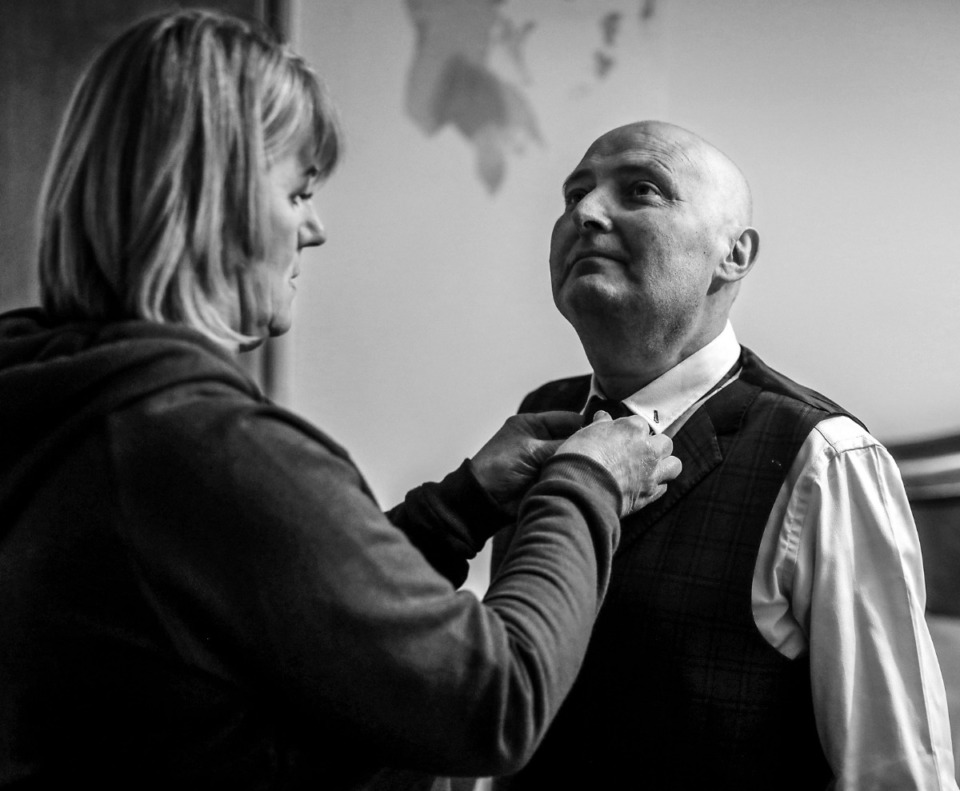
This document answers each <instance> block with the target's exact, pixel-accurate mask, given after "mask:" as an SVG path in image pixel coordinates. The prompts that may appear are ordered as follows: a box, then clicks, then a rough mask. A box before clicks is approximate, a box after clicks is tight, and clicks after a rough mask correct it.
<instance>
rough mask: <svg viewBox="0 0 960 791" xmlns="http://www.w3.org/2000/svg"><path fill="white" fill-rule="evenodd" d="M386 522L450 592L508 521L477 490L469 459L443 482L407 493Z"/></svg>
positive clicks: (481, 488)
mask: <svg viewBox="0 0 960 791" xmlns="http://www.w3.org/2000/svg"><path fill="white" fill-rule="evenodd" d="M387 518H388V519H389V520H390V521H391V522H393V524H394V525H396V526H397V527H398V528H399V529H400V530H401V531H403V533H404V534H405V535H406V536H407V538H408V539H410V542H411V543H412V544H413V545H414V546H415V547H416V548H417V549H418V550H420V552H421V553H422V554H423V556H424V557H425V558H426V559H427V561H428V562H429V563H430V565H432V566H433V567H434V569H436V571H437V572H438V573H439V574H442V575H443V576H444V577H446V578H447V579H448V580H450V582H451V583H452V584H453V585H454V586H455V587H460V586H461V585H462V584H463V583H464V581H465V580H466V578H467V574H468V572H469V570H470V566H469V563H470V560H472V559H473V558H474V557H476V555H477V553H478V552H479V551H480V550H481V549H483V546H484V544H485V543H486V542H487V540H488V539H489V538H490V537H491V536H493V535H494V533H496V532H497V531H499V530H501V529H503V528H504V527H506V526H507V525H508V524H510V523H511V522H512V519H511V517H510V515H509V514H507V512H506V511H504V510H503V509H502V508H501V507H500V506H499V505H498V504H497V502H496V501H495V500H494V499H493V498H492V497H491V496H490V495H489V494H488V493H487V492H486V490H485V489H484V488H483V487H482V486H481V485H480V482H479V481H478V480H477V477H476V475H475V474H474V471H473V465H472V463H471V462H470V460H469V459H467V460H465V461H464V462H463V464H461V465H460V467H459V468H458V469H456V470H455V471H454V472H451V473H450V474H449V475H447V476H446V477H445V478H444V479H443V480H442V481H439V482H437V483H425V484H423V485H422V486H418V487H417V488H416V489H412V490H411V491H409V492H408V493H407V496H406V497H405V498H404V500H403V502H402V503H401V504H400V505H397V506H396V507H394V508H393V509H391V510H390V511H388V512H387Z"/></svg>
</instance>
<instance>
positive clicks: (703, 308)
mask: <svg viewBox="0 0 960 791" xmlns="http://www.w3.org/2000/svg"><path fill="white" fill-rule="evenodd" d="M563 192H564V203H565V204H566V207H565V210H564V213H563V214H562V215H561V216H560V218H559V219H558V220H557V222H556V224H555V225H554V231H553V236H552V237H551V245H550V269H551V281H552V285H553V293H554V301H555V302H556V304H557V307H558V308H559V309H560V312H561V313H562V314H563V315H564V316H565V317H566V318H567V319H568V320H569V321H570V322H571V324H573V326H574V328H575V329H576V330H577V332H578V334H579V335H580V338H581V340H582V341H583V345H584V349H585V350H586V352H587V356H588V357H589V358H590V361H591V364H592V365H593V368H594V371H595V372H596V373H597V375H598V377H600V379H601V381H602V382H603V384H604V390H605V391H606V392H607V393H608V395H609V394H613V393H614V391H615V390H616V391H622V390H623V389H624V388H627V389H626V392H633V391H632V390H630V389H629V388H630V387H633V388H634V389H636V385H637V384H638V383H639V384H641V385H642V384H644V383H646V382H648V381H651V380H652V378H653V377H655V376H657V375H659V374H660V373H662V372H663V371H665V370H667V369H668V368H670V367H672V366H673V365H675V364H676V363H677V362H679V360H682V359H683V358H684V357H686V356H689V355H690V354H692V353H693V352H695V351H696V350H697V349H699V348H702V346H703V345H705V344H706V343H708V342H709V341H710V340H712V339H713V338H715V337H716V336H717V335H718V334H719V333H720V331H721V330H722V329H723V326H724V324H725V322H726V321H727V317H728V314H729V312H730V308H731V306H732V305H733V301H734V299H735V298H736V295H737V293H738V291H739V288H740V281H741V280H742V279H743V278H744V277H745V276H746V274H747V273H748V272H749V271H750V269H751V268H752V266H753V263H754V261H755V259H756V254H757V249H758V244H759V236H758V234H757V232H756V230H755V229H753V228H752V227H750V221H751V213H752V211H751V210H752V207H751V199H750V188H749V186H748V185H747V180H746V179H745V178H744V176H743V173H742V172H741V171H740V169H739V168H738V167H737V166H736V165H735V164H734V163H733V162H732V161H731V160H730V158H729V157H728V156H727V155H726V154H724V153H723V152H722V151H720V150H719V149H718V148H717V147H716V146H714V145H712V144H711V143H708V142H707V141H706V140H704V139H703V138H702V137H700V136H699V135H696V134H694V133H693V132H690V131H689V130H687V129H684V128H682V127H679V126H676V125H675V124H669V123H665V122H663V121H639V122H637V123H632V124H627V125H625V126H620V127H617V128H616V129H613V130H611V131H609V132H607V133H606V134H604V135H602V136H601V137H599V138H598V139H597V140H596V141H594V143H593V144H592V145H591V146H590V148H588V149H587V152H586V153H585V154H584V156H583V158H582V159H581V160H580V162H579V164H578V165H577V166H576V167H575V168H574V170H573V172H572V173H571V174H570V175H569V176H568V177H567V179H566V181H565V182H564V187H563ZM616 382H619V385H618V384H616Z"/></svg>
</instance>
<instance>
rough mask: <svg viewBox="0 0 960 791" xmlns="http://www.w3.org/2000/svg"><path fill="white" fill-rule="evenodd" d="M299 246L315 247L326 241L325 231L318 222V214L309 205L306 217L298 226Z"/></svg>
mask: <svg viewBox="0 0 960 791" xmlns="http://www.w3.org/2000/svg"><path fill="white" fill-rule="evenodd" d="M299 237H300V238H299V240H298V241H299V243H300V247H301V248H303V247H317V246H319V245H321V244H323V243H324V242H325V241H327V232H326V231H325V230H324V228H323V223H322V222H320V216H319V215H318V214H317V210H316V209H315V208H314V207H313V206H312V205H311V206H310V207H309V209H308V214H307V218H306V220H305V221H304V223H303V224H302V225H301V226H300V232H299Z"/></svg>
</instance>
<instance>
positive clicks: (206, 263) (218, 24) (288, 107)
mask: <svg viewBox="0 0 960 791" xmlns="http://www.w3.org/2000/svg"><path fill="white" fill-rule="evenodd" d="M340 146H341V143H340V133H339V131H338V125H337V120H336V117H335V113H334V109H333V107H332V105H331V103H330V100H329V98H328V95H327V92H326V89H325V88H324V86H323V84H322V83H321V81H320V79H319V77H318V76H317V75H316V73H315V72H314V71H313V70H312V69H311V68H310V67H309V66H308V65H307V64H306V63H305V62H304V60H303V59H302V58H300V57H299V56H298V55H296V54H294V53H293V52H291V51H290V50H289V49H287V48H286V47H285V46H284V45H283V44H281V43H280V42H279V41H278V40H276V39H275V38H274V37H273V36H272V35H271V34H270V33H269V32H268V31H267V30H266V29H263V28H260V27H258V26H256V25H255V24H253V23H249V22H245V21H241V20H239V19H235V18H232V17H228V16H225V15H222V14H218V13H214V12H209V11H196V10H191V11H180V12H175V13H170V14H165V15H161V16H157V17H151V18H148V19H145V20H143V21H141V22H139V23H137V24H136V25H134V26H133V27H132V28H130V29H129V30H128V31H127V32H126V33H124V34H123V35H121V36H120V37H119V38H118V39H116V40H115V41H114V42H113V43H112V44H110V45H109V46H108V47H107V48H106V49H105V50H103V51H102V52H101V53H100V55H99V56H98V57H97V58H96V59H95V60H94V62H93V63H92V64H91V65H90V67H89V68H88V69H87V71H86V73H85V74H84V75H83V77H82V78H81V79H80V82H79V83H78V85H77V87H76V88H75V90H74V93H73V96H72V98H71V100H70V104H69V107H68V109H67V111H66V115H65V117H64V120H63V123H62V126H61V129H60V132H59V135H58V138H57V142H56V144H55V147H54V150H53V154H52V156H51V159H50V163H49V165H48V169H47V173H46V177H45V179H44V185H43V190H42V193H41V198H40V217H39V221H40V249H39V257H40V261H39V271H40V293H41V300H42V303H43V307H44V308H45V310H46V311H47V312H48V313H49V314H50V315H51V316H52V317H54V318H56V319H59V320H91V319H92V320H106V321H114V320H125V319H145V320H148V321H155V322H161V323H175V324H184V325H187V326H190V327H193V328H194V329H196V330H198V331H199V332H201V333H202V334H203V335H205V336H207V337H208V338H210V339H212V340H214V341H216V342H218V343H221V344H224V345H226V346H229V347H231V348H236V347H237V346H238V345H239V346H243V345H244V344H249V343H250V342H251V341H253V340H255V339H254V337H253V336H252V335H249V334H245V333H244V332H243V316H242V314H243V312H244V310H243V307H242V304H243V301H244V297H243V292H244V287H243V281H244V278H245V276H246V274H247V273H246V270H247V269H248V268H249V267H250V266H251V265H252V264H253V263H256V262H258V261H261V260H262V259H263V256H264V238H265V225H264V223H265V220H266V216H267V214H266V211H265V208H266V203H265V202H266V198H267V186H266V175H267V172H268V170H269V168H270V166H271V163H273V162H275V161H277V160H278V159H280V158H282V157H284V156H286V155H288V154H291V153H296V152H299V151H301V150H304V147H312V154H313V158H314V163H315V165H316V167H317V170H318V172H319V176H320V177H321V178H323V177H326V176H327V175H329V173H330V171H331V170H332V169H333V168H334V166H335V165H336V162H337V158H338V156H339V152H340ZM308 150H309V149H308Z"/></svg>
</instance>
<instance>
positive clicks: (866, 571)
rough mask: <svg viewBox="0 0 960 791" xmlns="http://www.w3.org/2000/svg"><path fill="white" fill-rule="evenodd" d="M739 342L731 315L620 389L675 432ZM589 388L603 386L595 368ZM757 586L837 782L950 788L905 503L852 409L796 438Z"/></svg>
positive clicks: (945, 728)
mask: <svg viewBox="0 0 960 791" xmlns="http://www.w3.org/2000/svg"><path fill="white" fill-rule="evenodd" d="M739 356H740V344H739V343H738V342H737V338H736V335H735V334H734V331H733V327H732V326H731V325H730V324H729V323H727V326H726V327H725V328H724V330H723V332H722V333H721V334H720V335H718V336H717V337H716V338H715V339H714V340H713V341H711V342H710V343H709V344H707V345H706V346H704V347H703V348H702V349H700V350H699V351H697V352H696V353H695V354H693V355H691V356H690V357H688V358H687V359H685V360H683V361H682V362H681V363H680V364H679V365H677V366H675V367H674V368H672V369H671V370H669V371H667V372H666V373H665V374H663V375H662V376H660V377H659V378H658V379H656V380H655V381H653V382H651V383H650V384H649V385H647V386H646V387H644V388H643V389H641V390H639V391H637V392H636V393H634V394H633V395H631V396H630V397H629V398H626V399H624V401H623V403H624V404H625V405H626V406H627V407H629V408H630V409H631V410H632V411H633V412H635V413H636V414H638V415H642V416H643V417H644V418H646V420H647V422H648V423H650V425H651V427H652V428H653V429H654V431H656V432H657V433H661V432H662V433H665V434H667V435H669V436H673V435H675V434H676V433H677V431H679V429H680V427H681V426H682V425H683V423H684V422H686V420H687V418H688V417H689V416H690V415H691V414H693V412H694V411H696V409H698V408H699V407H700V405H701V404H702V403H703V401H705V400H706V395H707V394H712V393H711V390H713V389H714V387H715V385H716V384H717V382H719V381H721V380H722V379H723V377H724V376H725V375H726V374H727V373H728V372H729V371H730V369H731V368H732V367H733V366H734V365H735V364H736V362H737V360H738V359H739ZM735 378H736V377H734V378H733V379H731V380H729V381H734V379H735ZM726 384H729V382H727V383H726ZM722 386H726V385H722ZM593 394H598V395H603V393H602V391H601V390H599V388H598V386H597V383H596V380H595V379H594V381H593V383H592V385H591V395H593ZM752 596H753V616H754V620H755V621H756V624H757V628H758V629H759V631H760V633H761V634H762V635H763V637H764V639H766V641H767V642H768V643H770V645H772V646H773V647H774V648H776V649H777V651H779V652H780V653H781V654H783V655H784V656H786V657H789V658H791V659H792V658H794V657H797V656H800V655H801V654H803V653H805V652H806V653H809V655H810V675H811V682H812V687H813V704H814V712H815V715H816V722H817V729H818V731H819V734H820V741H821V743H822V745H823V749H824V754H825V755H826V758H827V761H828V762H829V763H830V766H831V768H832V769H833V772H834V775H835V777H836V780H835V781H834V784H833V786H832V788H833V789H836V791H851V790H852V789H890V790H891V791H893V790H894V789H896V791H907V789H922V791H933V790H936V791H947V790H951V791H956V790H957V783H956V780H955V779H954V763H953V749H952V746H951V739H950V725H949V720H948V715H947V701H946V693H945V691H944V686H943V678H942V676H941V673H940V666H939V664H938V662H937V656H936V653H935V651H934V646H933V642H932V641H931V638H930V633H929V631H928V629H927V624H926V621H925V620H924V607H925V604H926V593H925V589H924V580H923V567H922V563H921V557H920V544H919V539H918V537H917V531H916V527H915V525H914V522H913V516H912V514H911V511H910V505H909V503H908V501H907V496H906V493H905V492H904V489H903V483H902V481H901V479H900V472H899V470H898V469H897V466H896V464H895V463H894V461H893V459H892V458H891V456H890V454H889V453H888V452H887V451H886V449H885V448H884V447H883V446H882V445H881V444H880V443H879V442H877V440H876V439H874V438H873V437H872V436H871V435H870V434H869V433H868V432H867V431H866V430H864V429H863V427H861V426H860V425H858V424H857V423H856V422H854V421H853V420H850V418H847V417H842V416H841V417H831V418H828V419H826V420H823V421H822V422H821V423H819V424H818V425H817V426H816V427H815V428H814V429H813V431H811V432H810V435H809V436H808V437H807V439H806V440H805V441H804V443H803V445H802V446H801V447H800V451H799V452H798V454H797V457H796V460H795V461H794V463H793V466H792V467H791V468H790V471H789V473H788V474H787V478H786V480H785V481H784V482H783V486H782V487H781V489H780V492H779V494H778V495H777V499H776V502H775V503H774V506H773V510H772V511H771V512H770V517H769V519H768V520H767V524H766V527H765V529H764V533H763V537H762V540H761V544H760V551H759V554H758V556H757V565H756V567H755V569H754V576H753V594H752Z"/></svg>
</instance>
